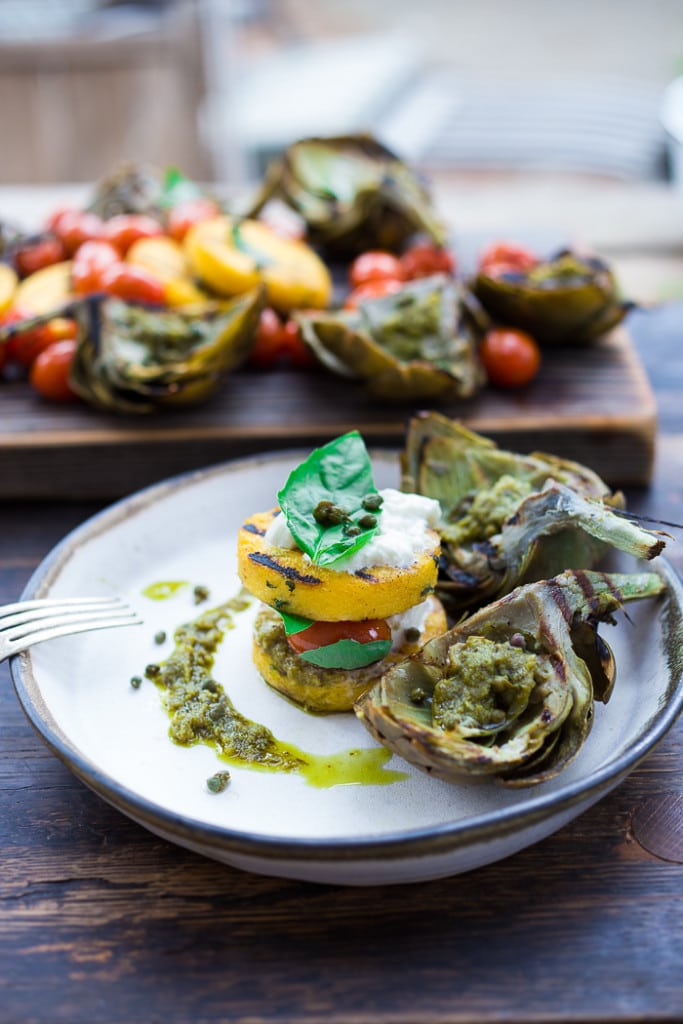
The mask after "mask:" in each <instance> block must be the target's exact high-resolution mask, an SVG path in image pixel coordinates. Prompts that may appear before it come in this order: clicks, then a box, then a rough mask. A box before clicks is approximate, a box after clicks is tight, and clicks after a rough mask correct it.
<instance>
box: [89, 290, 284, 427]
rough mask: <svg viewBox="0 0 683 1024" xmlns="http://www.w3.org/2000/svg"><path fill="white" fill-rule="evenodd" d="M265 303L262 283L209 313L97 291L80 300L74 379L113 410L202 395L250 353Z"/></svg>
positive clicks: (137, 409)
mask: <svg viewBox="0 0 683 1024" xmlns="http://www.w3.org/2000/svg"><path fill="white" fill-rule="evenodd" d="M263 303H264V295H263V289H262V288H257V289H254V290H252V291H251V292H249V293H245V294H244V295H241V296H239V297H238V298H236V299H233V300H230V301H225V302H217V303H215V304H214V306H213V308H210V309H207V310H204V311H202V313H201V314H197V313H196V312H183V311H180V310H176V311H173V312H167V311H157V310H149V309H146V308H143V307H141V306H137V305H133V304H131V303H126V302H122V301H119V300H117V299H111V298H104V297H101V296H97V297H91V298H89V299H87V300H85V301H83V302H82V303H79V304H75V311H76V317H77V322H78V343H77V348H76V354H75V357H74V363H73V366H72V371H71V383H72V386H73V388H74V390H75V391H76V392H77V393H78V394H79V395H80V396H81V397H82V398H83V399H84V400H85V401H87V402H89V403H90V404H91V405H95V406H97V407H100V408H104V409H108V410H110V411H113V412H123V413H147V412H153V411H154V410H155V409H159V408H163V407H166V406H176V405H178V406H183V405H191V404H197V403H198V402H202V401H204V400H206V399H207V398H209V397H210V396H211V395H212V394H213V393H214V392H215V391H216V389H217V388H218V386H219V385H220V383H221V381H222V380H223V379H224V377H225V375H226V374H227V373H229V372H230V371H231V370H232V369H234V368H235V367H237V366H239V365H240V364H241V363H242V362H243V361H244V360H245V359H246V358H247V356H248V354H249V352H250V351H251V348H252V347H253V344H254V340H255V332H256V326H257V323H258V318H259V315H260V311H261V309H262V308H263Z"/></svg>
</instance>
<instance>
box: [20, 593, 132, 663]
mask: <svg viewBox="0 0 683 1024" xmlns="http://www.w3.org/2000/svg"><path fill="white" fill-rule="evenodd" d="M141 623H142V619H141V618H140V617H139V615H138V614H137V612H135V611H133V609H132V608H130V607H129V606H128V605H127V604H125V602H123V601H122V600H121V599H120V598H118V597H66V598H43V599H38V600H34V601H18V602H17V603H16V604H6V605H3V606H0V661H4V660H5V659H6V658H9V657H11V656H12V655H13V654H19V652H20V651H25V650H26V648H27V647H32V646H33V644H38V643H42V642H43V640H54V639H55V638H56V637H60V636H69V635H70V634H71V633H85V632H86V631H88V630H91V629H110V628H111V627H112V626H136V625H140V624H141Z"/></svg>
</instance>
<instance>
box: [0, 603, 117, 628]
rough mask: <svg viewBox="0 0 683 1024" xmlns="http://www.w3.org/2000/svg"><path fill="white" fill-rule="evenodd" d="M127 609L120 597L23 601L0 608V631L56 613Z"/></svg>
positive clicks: (105, 612)
mask: <svg viewBox="0 0 683 1024" xmlns="http://www.w3.org/2000/svg"><path fill="white" fill-rule="evenodd" d="M124 610H129V606H128V605H126V604H124V602H123V601H121V599H120V598H118V597H114V598H110V597H108V598H101V599H100V598H77V597H76V598H68V599H66V600H63V601H60V600H58V599H55V600H45V601H25V602H23V603H22V602H18V603H17V604H8V605H5V606H4V607H2V608H0V631H2V632H5V631H8V630H10V629H13V628H14V627H15V626H20V625H22V624H24V623H31V622H36V621H38V620H40V619H46V618H49V617H50V616H54V615H57V614H61V613H63V614H65V615H77V614H84V613H85V614H91V615H94V614H98V613H103V614H108V613H110V612H117V611H124Z"/></svg>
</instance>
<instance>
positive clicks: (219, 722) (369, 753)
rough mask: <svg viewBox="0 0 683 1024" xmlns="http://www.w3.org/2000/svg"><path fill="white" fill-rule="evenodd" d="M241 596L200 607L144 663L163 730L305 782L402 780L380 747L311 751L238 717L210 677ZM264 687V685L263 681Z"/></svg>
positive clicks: (241, 606)
mask: <svg viewBox="0 0 683 1024" xmlns="http://www.w3.org/2000/svg"><path fill="white" fill-rule="evenodd" d="M250 604H251V599H250V597H249V596H247V595H244V596H243V595H240V596H238V597H236V598H232V599H231V600H229V601H227V602H225V603H224V604H222V605H219V606H218V607H216V608H213V609H211V610H208V611H205V612H204V613H203V614H202V615H200V616H199V617H198V618H196V619H194V621H192V622H190V623H186V624H184V625H182V626H179V627H178V629H176V631H175V634H174V640H175V647H174V650H173V651H172V653H171V654H170V656H169V657H168V658H167V660H166V661H165V662H163V663H162V664H160V665H158V666H157V665H154V666H151V667H149V666H148V668H147V670H146V675H147V677H148V678H150V679H152V680H153V682H154V683H155V684H156V686H157V687H158V689H159V690H160V692H161V694H162V702H163V705H164V707H165V709H166V711H167V712H168V714H169V717H170V720H171V724H170V727H169V735H170V737H171V739H172V740H173V741H174V742H175V743H178V744H179V745H180V746H187V747H189V746H194V745H196V744H197V743H203V744H206V745H207V746H210V747H213V749H214V750H215V751H216V753H217V754H218V756H219V757H220V759H221V760H222V761H225V762H227V763H228V764H232V765H239V766H242V767H246V768H252V769H255V770H257V771H278V772H295V773H298V774H299V775H301V776H302V777H303V778H304V779H305V780H306V782H308V784H309V785H311V786H316V787H318V788H329V787H331V786H341V785H350V784H356V785H359V784H360V785H375V786H378V785H388V784H390V783H392V782H398V781H400V780H402V779H405V778H407V775H406V774H405V773H404V772H398V771H393V770H389V769H385V767H384V766H385V764H386V762H387V761H388V760H389V759H390V757H391V751H389V750H386V749H385V748H384V747H379V748H373V749H367V750H366V749H358V750H348V751H344V752H342V753H338V754H331V755H322V754H310V753H307V752H305V751H303V750H300V749H299V748H298V747H296V746H293V745H292V744H285V743H283V742H281V741H280V740H278V739H277V738H276V737H275V736H274V735H273V734H272V732H271V731H270V730H269V729H267V728H266V726H264V725H260V724H259V723H258V722H253V721H251V720H250V719H248V718H245V716H244V715H242V714H241V713H240V712H239V711H238V710H237V708H236V707H235V705H234V704H233V703H232V701H231V700H230V698H229V697H228V695H227V694H226V692H225V690H224V689H223V687H222V686H221V684H220V683H218V682H217V681H216V680H215V679H214V678H213V677H212V674H211V670H212V668H213V664H214V655H215V653H216V650H217V648H218V646H219V644H220V643H221V642H222V640H223V638H224V635H225V632H226V631H227V630H230V629H233V628H234V615H235V613H237V612H240V611H243V610H245V609H246V608H248V607H249V605H250ZM264 685H265V684H264Z"/></svg>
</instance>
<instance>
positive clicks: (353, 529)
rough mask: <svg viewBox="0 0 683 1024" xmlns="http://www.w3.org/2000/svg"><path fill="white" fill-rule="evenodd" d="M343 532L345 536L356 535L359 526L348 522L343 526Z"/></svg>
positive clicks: (358, 531)
mask: <svg viewBox="0 0 683 1024" xmlns="http://www.w3.org/2000/svg"><path fill="white" fill-rule="evenodd" d="M344 533H345V534H346V536H347V537H357V536H358V534H359V533H360V526H356V525H355V524H354V523H349V524H348V525H346V526H345V527H344Z"/></svg>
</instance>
